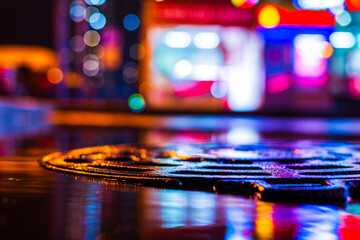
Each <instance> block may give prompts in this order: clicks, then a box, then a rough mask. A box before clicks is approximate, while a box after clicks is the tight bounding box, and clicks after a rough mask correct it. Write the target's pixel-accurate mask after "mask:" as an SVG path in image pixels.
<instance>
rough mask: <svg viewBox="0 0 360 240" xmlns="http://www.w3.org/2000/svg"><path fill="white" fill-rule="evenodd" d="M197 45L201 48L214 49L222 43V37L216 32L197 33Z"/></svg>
mask: <svg viewBox="0 0 360 240" xmlns="http://www.w3.org/2000/svg"><path fill="white" fill-rule="evenodd" d="M194 43H195V46H196V47H198V48H201V49H213V48H216V47H217V46H218V45H219V43H220V38H219V35H218V34H217V33H214V32H201V33H198V34H196V36H195V39H194Z"/></svg>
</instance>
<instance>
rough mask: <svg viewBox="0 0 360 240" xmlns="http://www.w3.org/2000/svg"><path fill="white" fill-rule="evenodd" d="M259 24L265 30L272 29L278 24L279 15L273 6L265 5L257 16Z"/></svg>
mask: <svg viewBox="0 0 360 240" xmlns="http://www.w3.org/2000/svg"><path fill="white" fill-rule="evenodd" d="M258 21H259V24H260V25H261V26H263V27H266V28H273V27H276V26H277V25H279V23H280V14H279V11H278V10H277V8H276V7H274V6H273V5H265V6H264V7H263V8H261V10H260V12H259V15H258Z"/></svg>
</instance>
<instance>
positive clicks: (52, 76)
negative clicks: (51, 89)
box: [46, 68, 64, 84]
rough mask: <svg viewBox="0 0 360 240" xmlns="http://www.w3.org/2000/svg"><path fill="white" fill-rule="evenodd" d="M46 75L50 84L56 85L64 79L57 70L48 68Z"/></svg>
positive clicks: (61, 73)
mask: <svg viewBox="0 0 360 240" xmlns="http://www.w3.org/2000/svg"><path fill="white" fill-rule="evenodd" d="M46 75H47V78H48V80H49V82H50V83H52V84H58V83H60V82H61V81H62V80H63V78H64V74H63V72H62V71H61V70H60V69H59V68H50V69H49V71H48V72H47V74H46Z"/></svg>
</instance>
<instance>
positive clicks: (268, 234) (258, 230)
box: [254, 201, 274, 240]
mask: <svg viewBox="0 0 360 240" xmlns="http://www.w3.org/2000/svg"><path fill="white" fill-rule="evenodd" d="M273 206H274V204H272V203H265V202H260V201H258V202H256V220H255V223H254V224H255V234H256V236H257V239H263V240H267V239H274V222H273V218H272V214H273Z"/></svg>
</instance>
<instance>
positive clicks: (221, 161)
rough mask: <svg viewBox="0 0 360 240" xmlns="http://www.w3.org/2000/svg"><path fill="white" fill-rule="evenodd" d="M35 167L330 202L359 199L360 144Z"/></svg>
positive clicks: (71, 156)
mask: <svg viewBox="0 0 360 240" xmlns="http://www.w3.org/2000/svg"><path fill="white" fill-rule="evenodd" d="M40 163H41V165H42V166H43V167H45V168H48V169H52V170H58V171H64V172H69V173H75V174H82V175H90V176H94V177H102V178H112V179H114V178H115V179H118V180H120V181H127V182H132V183H140V184H143V185H147V186H155V187H170V188H181V189H193V190H204V191H216V192H219V193H231V194H241V195H248V196H250V197H256V198H259V199H262V200H267V201H290V202H291V201H302V202H307V201H311V202H314V201H320V202H325V201H326V202H330V203H336V202H345V201H346V200H347V199H348V196H349V194H350V196H351V197H353V198H357V196H358V195H360V190H358V189H359V187H358V185H359V184H360V165H359V164H360V145H357V144H354V143H348V142H321V141H297V142H293V143H291V142H290V143H289V142H278V141H268V142H261V143H258V144H253V145H239V146H233V145H231V146H230V145H226V144H217V143H208V144H191V145H190V144H189V145H172V146H167V147H154V146H146V147H141V146H131V145H112V146H100V147H91V148H83V149H77V150H72V151H70V152H68V153H66V154H62V153H54V154H51V155H48V156H45V157H44V158H42V159H41V161H40Z"/></svg>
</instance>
